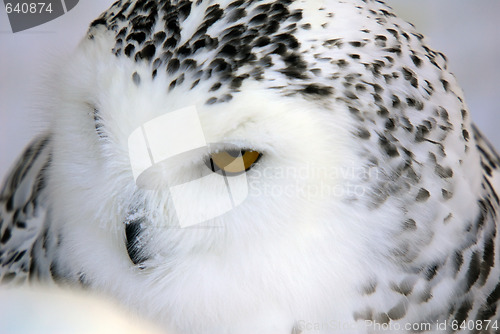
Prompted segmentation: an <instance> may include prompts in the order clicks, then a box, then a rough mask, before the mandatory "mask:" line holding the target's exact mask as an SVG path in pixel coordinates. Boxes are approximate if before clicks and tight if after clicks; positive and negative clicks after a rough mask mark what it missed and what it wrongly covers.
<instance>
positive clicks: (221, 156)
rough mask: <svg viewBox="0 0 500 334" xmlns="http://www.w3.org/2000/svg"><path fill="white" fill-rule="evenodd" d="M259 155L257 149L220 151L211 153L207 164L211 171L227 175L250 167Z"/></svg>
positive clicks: (236, 173) (242, 171)
mask: <svg viewBox="0 0 500 334" xmlns="http://www.w3.org/2000/svg"><path fill="white" fill-rule="evenodd" d="M261 156H262V154H260V153H259V152H257V151H244V150H241V151H239V150H228V151H221V152H218V153H213V154H211V155H210V160H209V161H208V162H207V165H208V167H209V168H210V169H211V170H212V172H218V171H222V172H224V173H225V174H227V175H238V174H241V173H244V172H246V171H248V170H249V169H250V168H252V167H253V165H254V164H255V163H256V162H257V161H258V160H259V159H260V157H261Z"/></svg>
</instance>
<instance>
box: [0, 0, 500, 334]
mask: <svg viewBox="0 0 500 334" xmlns="http://www.w3.org/2000/svg"><path fill="white" fill-rule="evenodd" d="M51 81H52V85H53V86H52V87H51V90H50V91H51V94H53V96H52V100H51V105H50V106H48V107H47V109H48V110H49V111H50V113H49V115H50V116H48V117H50V126H49V128H48V129H47V131H46V133H45V134H44V135H43V136H41V137H40V138H38V139H36V140H35V141H34V142H33V143H32V144H31V145H30V146H29V147H28V148H27V149H26V151H25V152H24V154H23V155H22V157H21V158H20V160H19V162H18V163H17V165H16V166H15V167H14V168H13V170H12V172H11V174H10V176H9V177H8V178H7V180H6V183H5V185H4V187H3V190H2V192H1V196H0V227H1V230H0V263H1V268H0V280H1V282H2V283H3V284H9V283H10V284H19V283H22V282H33V281H37V282H55V283H57V284H62V285H69V286H83V287H85V288H86V289H90V290H92V291H95V292H98V293H102V294H104V295H107V296H111V297H112V298H114V299H116V300H117V301H119V302H120V303H122V304H123V305H125V306H126V307H128V308H130V309H132V310H135V311H136V312H137V313H139V314H142V315H144V316H145V317H147V318H148V319H152V320H153V321H155V322H156V323H157V324H161V326H162V328H164V329H165V330H166V331H168V332H169V333H193V334H194V333H217V334H223V333H227V334H235V333H236V334H250V333H266V334H267V333H269V334H282V333H283V334H290V333H377V332H386V331H389V332H390V331H393V332H408V333H410V332H416V331H419V332H443V331H444V332H446V331H447V332H459V331H461V332H464V333H468V332H470V333H478V332H482V333H498V330H499V327H500V310H499V309H498V306H499V305H500V302H499V300H500V279H499V278H500V256H499V255H500V253H499V245H500V240H499V238H500V233H497V221H498V220H499V214H500V200H499V194H498V193H497V191H498V189H500V172H499V169H498V168H499V166H500V159H499V157H498V155H497V154H496V153H495V151H494V150H493V149H492V147H491V146H490V145H489V144H488V142H487V141H486V140H485V138H483V137H482V136H481V134H480V133H479V131H478V130H477V129H475V128H474V126H473V125H472V123H471V116H470V114H469V111H468V108H467V106H466V104H465V101H464V98H463V93H462V91H461V89H460V88H459V86H458V84H457V82H456V80H455V78H454V76H453V75H452V74H451V73H450V72H449V71H448V68H447V62H446V58H445V56H444V55H443V54H442V53H440V52H436V51H434V50H433V49H431V48H429V47H428V46H427V44H426V41H425V39H424V37H423V36H422V35H421V34H419V33H418V32H417V31H415V29H414V27H413V26H412V25H411V24H408V23H406V22H404V21H402V20H401V19H399V18H397V17H396V16H395V15H394V14H393V13H392V10H391V9H390V8H389V7H387V6H386V5H384V4H383V3H382V2H381V1H374V0H329V1H324V0H262V1H253V0H248V1H243V0H228V1H226V0H221V1H212V0H206V1H204V0H197V1H195V0H192V1H191V0H178V1H177V0H138V1H128V0H120V1H118V2H116V3H115V4H114V5H113V6H112V7H111V8H110V9H109V10H107V11H106V12H105V13H103V14H102V15H101V16H100V17H99V18H98V19H97V20H95V21H93V22H92V23H91V25H90V28H89V30H88V34H87V36H86V37H85V38H84V40H83V41H82V42H81V43H80V45H79V46H78V48H77V50H76V52H75V53H74V54H73V55H72V57H70V58H69V59H68V61H67V62H66V63H63V64H59V65H58V70H57V73H55V74H54V75H53V76H52V77H51Z"/></svg>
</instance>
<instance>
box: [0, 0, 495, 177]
mask: <svg viewBox="0 0 500 334" xmlns="http://www.w3.org/2000/svg"><path fill="white" fill-rule="evenodd" d="M113 2H114V1H112V0H82V1H80V3H79V4H78V5H77V6H76V7H75V8H74V9H73V10H71V11H70V12H69V13H68V14H66V15H64V16H62V17H59V18H57V19H56V20H54V21H51V22H49V23H46V24H44V25H42V26H39V27H36V28H33V29H30V30H27V31H24V32H20V33H16V34H13V33H12V32H11V30H10V26H9V23H8V20H7V15H6V13H5V10H4V9H3V8H0V180H1V179H3V178H4V176H5V173H6V172H7V170H8V168H9V167H10V165H11V164H12V163H13V162H14V160H15V159H16V157H17V156H18V155H19V154H20V153H21V150H22V149H23V147H24V146H25V145H26V144H27V143H28V142H29V141H30V139H31V138H33V137H34V136H35V135H36V133H38V132H39V131H40V129H41V128H43V122H41V120H40V117H39V116H38V114H39V111H40V108H39V106H40V101H41V100H42V98H41V94H42V93H41V92H42V91H43V87H41V86H42V85H43V81H42V75H44V74H47V70H48V68H49V66H48V64H51V63H52V62H53V59H54V58H55V57H60V56H61V55H64V54H68V53H69V52H71V50H73V49H74V48H75V46H76V45H77V43H78V42H79V40H80V38H82V37H83V35H84V33H85V32H86V30H87V27H88V24H89V22H90V21H92V20H93V19H94V18H96V17H97V16H98V15H99V14H100V13H101V12H102V11H104V10H105V9H106V8H108V7H109V6H110V5H111V4H112V3H113ZM387 3H388V4H389V5H391V6H393V8H394V9H395V10H396V13H399V15H400V16H401V17H403V18H404V19H406V20H407V21H410V22H413V23H414V24H415V25H416V26H417V29H418V30H419V31H420V32H422V33H424V34H425V35H427V37H428V38H429V44H430V45H431V47H433V48H434V49H437V50H440V51H442V52H444V53H445V54H446V55H447V56H448V59H449V62H450V63H449V64H450V68H451V70H452V72H454V73H455V75H456V76H457V77H458V79H459V82H460V83H461V85H462V87H463V89H464V91H465V95H466V99H467V102H468V104H469V106H470V109H471V112H472V115H473V116H472V117H473V119H474V121H475V122H476V124H478V125H479V127H480V128H481V129H482V131H483V132H484V133H485V134H486V135H487V136H488V137H489V139H490V141H491V142H492V143H493V144H494V145H495V146H496V147H497V148H499V149H500V129H498V127H499V125H500V107H499V106H500V84H499V83H498V82H497V79H498V78H499V77H500V67H499V66H498V61H499V60H500V20H499V19H498V16H499V14H500V1H499V0H476V1H470V0H418V1H416V0H387ZM75 79H77V78H75ZM48 93H49V94H50V92H48Z"/></svg>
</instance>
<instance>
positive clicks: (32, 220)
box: [0, 134, 51, 284]
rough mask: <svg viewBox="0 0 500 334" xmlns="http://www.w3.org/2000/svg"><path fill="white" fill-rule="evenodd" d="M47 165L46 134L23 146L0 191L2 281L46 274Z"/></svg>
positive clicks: (49, 142)
mask: <svg viewBox="0 0 500 334" xmlns="http://www.w3.org/2000/svg"><path fill="white" fill-rule="evenodd" d="M50 165H51V141H50V135H49V134H45V135H42V136H40V137H38V138H36V139H35V140H34V141H33V142H32V143H31V144H30V145H29V146H28V147H27V148H26V149H25V151H24V153H23V154H22V156H21V157H20V158H19V160H18V161H17V163H16V165H15V167H14V168H13V169H12V170H11V172H10V174H9V175H8V177H7V179H6V180H5V183H4V185H3V188H2V190H1V192H0V282H1V283H3V284H7V283H11V284H12V283H21V282H24V281H26V280H27V279H32V278H34V277H35V276H38V277H36V278H38V279H39V278H42V277H43V276H47V274H48V273H49V267H50V266H48V265H46V262H47V261H46V254H44V250H45V248H46V244H47V240H46V239H47V237H48V236H47V233H46V231H47V226H48V224H49V214H48V211H49V210H48V207H47V197H46V193H47V188H46V184H47V171H48V169H49V168H50ZM44 234H45V235H44ZM44 260H45V261H44ZM44 262H45V263H44Z"/></svg>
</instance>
